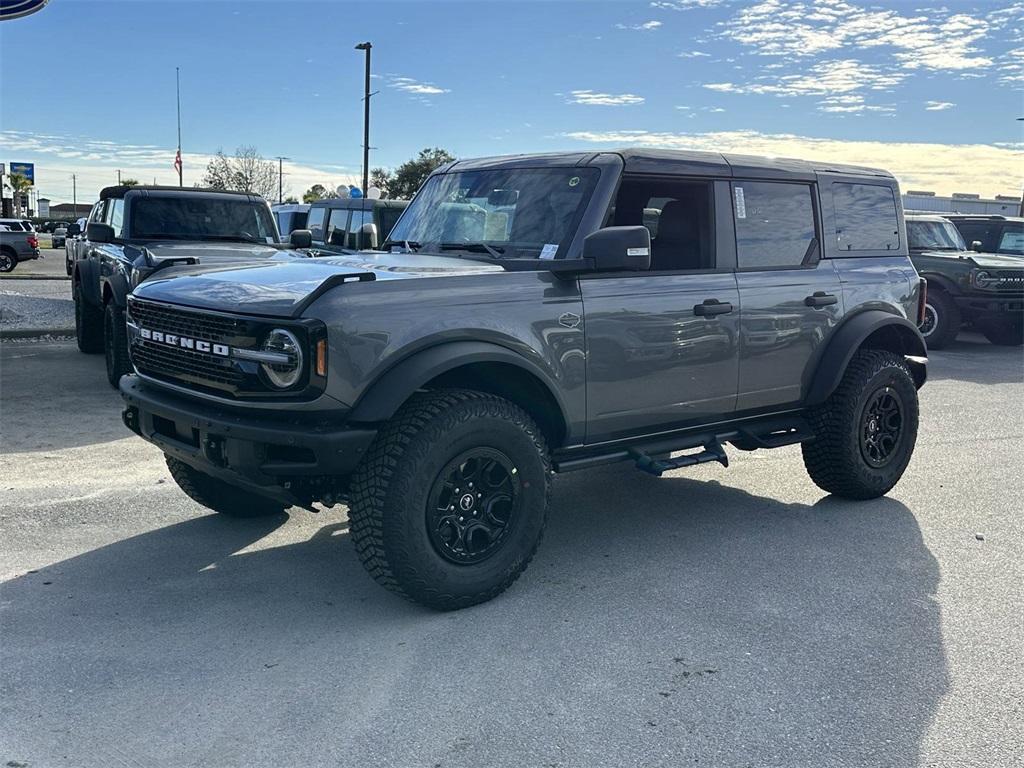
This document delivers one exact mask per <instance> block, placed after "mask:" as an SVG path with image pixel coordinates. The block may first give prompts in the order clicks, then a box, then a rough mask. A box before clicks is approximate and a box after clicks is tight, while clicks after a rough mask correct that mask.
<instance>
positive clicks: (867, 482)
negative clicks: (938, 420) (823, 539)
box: [802, 349, 918, 499]
mask: <svg viewBox="0 0 1024 768" xmlns="http://www.w3.org/2000/svg"><path fill="white" fill-rule="evenodd" d="M887 387H888V388H890V390H889V392H890V393H894V394H895V396H896V397H898V399H899V401H900V403H901V406H902V413H901V424H902V428H901V432H900V436H899V439H898V441H897V443H896V446H895V448H894V449H893V451H892V452H891V458H890V460H889V461H888V463H886V464H885V465H884V466H881V467H876V466H872V465H871V464H870V463H869V462H868V460H867V459H866V458H865V452H864V449H863V448H862V442H863V435H864V433H865V430H866V429H867V427H866V425H865V424H864V419H865V417H866V414H865V410H866V409H867V408H868V406H869V405H870V403H871V402H872V400H873V398H874V397H875V396H876V395H877V394H878V393H880V392H881V391H882V390H884V389H885V388H887ZM808 416H809V420H810V422H811V426H812V428H813V430H814V433H815V438H814V439H813V440H810V441H808V442H806V443H804V444H803V445H802V449H803V457H804V466H805V467H806V468H807V473H808V474H809V475H810V476H811V480H813V481H814V483H815V485H817V486H818V487H819V488H821V489H822V490H824V491H828V492H829V493H832V494H835V495H836V496H842V497H843V498H847V499H874V498H877V497H879V496H883V495H885V494H886V493H887V492H888V491H889V490H890V489H891V488H892V487H893V486H894V485H896V483H897V482H898V481H899V479H900V477H902V475H903V472H904V470H906V468H907V465H908V464H909V463H910V457H911V455H912V454H913V452H914V443H915V442H916V441H917V423H918V403H917V388H916V387H915V386H914V379H913V376H912V375H911V373H910V369H909V367H908V366H907V363H906V361H905V360H904V359H903V357H902V356H901V355H897V354H895V353H893V352H885V351H882V350H872V349H869V350H861V351H860V352H857V353H856V354H855V355H854V356H853V359H852V360H851V361H850V364H849V365H848V366H847V368H846V372H845V374H844V375H843V379H842V381H841V382H840V383H839V386H838V387H837V388H836V391H835V392H833V393H832V395H831V396H830V397H829V398H828V400H826V401H825V403H823V404H822V405H820V406H817V407H815V408H813V409H811V410H810V412H809V414H808Z"/></svg>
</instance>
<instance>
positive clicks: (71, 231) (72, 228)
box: [68, 224, 82, 237]
mask: <svg viewBox="0 0 1024 768" xmlns="http://www.w3.org/2000/svg"><path fill="white" fill-rule="evenodd" d="M80 234H82V228H81V227H80V226H78V225H77V224H69V225H68V237H77V236H78V235H80Z"/></svg>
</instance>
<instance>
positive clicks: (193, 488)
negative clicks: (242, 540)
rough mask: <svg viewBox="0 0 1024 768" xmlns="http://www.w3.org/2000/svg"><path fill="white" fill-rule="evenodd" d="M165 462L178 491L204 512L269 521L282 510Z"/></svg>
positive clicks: (191, 469) (177, 463) (274, 503)
mask: <svg viewBox="0 0 1024 768" xmlns="http://www.w3.org/2000/svg"><path fill="white" fill-rule="evenodd" d="M164 458H165V459H166V460H167V469H169V470H170V471H171V477H173V478H174V482H176V483H177V484H178V487H179V488H181V490H183V491H184V492H185V494H186V495H187V496H188V497H189V498H190V499H192V501H194V502H196V503H197V504H200V505H202V506H204V507H206V508H207V509H212V510H213V511H214V512H219V513H220V514H222V515H227V516H228V517H268V516H269V515H280V514H281V513H283V512H284V510H285V506H284V504H282V503H281V502H278V501H274V500H273V499H268V498H267V497H266V496H260V495H259V494H258V493H251V492H249V491H246V490H243V489H242V488H236V487H235V486H233V485H231V484H229V483H225V482H224V481H223V480H218V479H217V478H216V477H210V476H209V475H206V474H203V473H202V472H200V471H199V470H198V469H195V468H194V467H191V466H189V465H188V464H186V463H185V462H183V461H179V460H178V459H172V458H171V457H170V456H167V455H166V454H165V456H164Z"/></svg>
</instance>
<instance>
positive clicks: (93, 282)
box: [72, 259, 103, 307]
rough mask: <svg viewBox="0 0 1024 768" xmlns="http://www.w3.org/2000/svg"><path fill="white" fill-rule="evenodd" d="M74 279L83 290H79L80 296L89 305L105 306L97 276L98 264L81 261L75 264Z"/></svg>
mask: <svg viewBox="0 0 1024 768" xmlns="http://www.w3.org/2000/svg"><path fill="white" fill-rule="evenodd" d="M74 269H75V271H74V277H73V278H72V279H73V280H75V281H76V282H77V283H78V284H79V285H80V286H81V288H80V289H79V295H80V296H81V297H82V298H83V299H84V300H85V302H86V303H87V304H92V305H93V306H98V307H102V306H103V294H102V293H101V291H100V279H99V274H97V269H96V264H95V263H93V262H91V261H88V260H85V259H81V260H79V261H76V262H75V268H74Z"/></svg>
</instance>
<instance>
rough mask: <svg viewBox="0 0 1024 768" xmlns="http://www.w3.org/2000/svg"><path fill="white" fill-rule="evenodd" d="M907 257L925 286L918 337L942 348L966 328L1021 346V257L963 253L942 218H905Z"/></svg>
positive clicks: (1023, 317)
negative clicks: (967, 326)
mask: <svg viewBox="0 0 1024 768" xmlns="http://www.w3.org/2000/svg"><path fill="white" fill-rule="evenodd" d="M907 237H908V238H909V240H910V258H911V260H912V261H913V262H914V267H915V268H916V269H917V271H918V274H920V275H921V277H923V278H925V279H926V280H927V281H928V297H927V301H926V302H925V312H924V322H923V323H922V324H921V333H922V334H924V338H925V341H926V342H927V344H928V347H929V348H930V349H942V348H943V347H945V346H947V345H948V344H950V343H951V342H952V341H953V340H954V339H956V336H957V334H958V333H959V332H960V328H961V327H962V326H963V325H965V324H969V325H971V326H972V327H973V328H975V329H977V330H978V331H981V333H983V334H984V335H985V337H986V338H988V340H989V341H990V342H992V343H993V344H998V345H1000V346H1016V347H1019V346H1021V344H1024V257H1021V256H1014V255H1011V254H1002V253H980V252H977V251H974V250H968V249H967V245H966V244H965V243H964V240H963V238H962V237H961V235H960V233H959V232H958V231H957V227H955V226H954V225H953V223H952V222H950V221H949V220H948V219H947V218H945V217H943V216H937V215H928V214H908V215H907Z"/></svg>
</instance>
